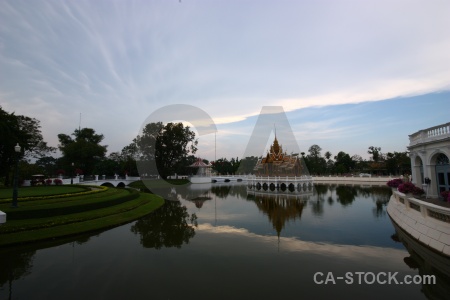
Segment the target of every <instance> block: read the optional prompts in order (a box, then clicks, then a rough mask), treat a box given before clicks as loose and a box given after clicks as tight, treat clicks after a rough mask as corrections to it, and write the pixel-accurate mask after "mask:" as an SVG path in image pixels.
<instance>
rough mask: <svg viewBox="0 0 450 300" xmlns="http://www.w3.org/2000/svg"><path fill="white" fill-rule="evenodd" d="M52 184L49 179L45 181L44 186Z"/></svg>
mask: <svg viewBox="0 0 450 300" xmlns="http://www.w3.org/2000/svg"><path fill="white" fill-rule="evenodd" d="M52 182H53V180H51V179H47V180H45V184H46V185H50V184H52Z"/></svg>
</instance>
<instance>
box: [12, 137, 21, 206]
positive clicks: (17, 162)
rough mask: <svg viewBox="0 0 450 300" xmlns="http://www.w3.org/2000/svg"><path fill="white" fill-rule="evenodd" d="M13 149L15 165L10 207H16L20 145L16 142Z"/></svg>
mask: <svg viewBox="0 0 450 300" xmlns="http://www.w3.org/2000/svg"><path fill="white" fill-rule="evenodd" d="M14 151H16V167H15V170H14V183H13V200H12V207H17V206H18V205H17V194H18V192H17V189H18V182H19V154H20V146H19V143H17V145H16V146H14Z"/></svg>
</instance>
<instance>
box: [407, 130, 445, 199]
mask: <svg viewBox="0 0 450 300" xmlns="http://www.w3.org/2000/svg"><path fill="white" fill-rule="evenodd" d="M408 150H409V151H410V154H409V156H410V158H411V170H412V174H411V175H412V181H413V183H414V184H415V185H416V186H421V185H422V184H423V183H424V182H425V178H429V179H430V180H431V183H430V185H429V190H428V195H429V196H431V197H438V195H439V193H440V192H442V191H446V190H447V191H448V190H450V164H449V157H450V122H449V123H446V124H442V125H438V126H434V127H431V128H427V129H423V130H420V131H418V132H416V133H413V134H411V135H410V136H409V146H408Z"/></svg>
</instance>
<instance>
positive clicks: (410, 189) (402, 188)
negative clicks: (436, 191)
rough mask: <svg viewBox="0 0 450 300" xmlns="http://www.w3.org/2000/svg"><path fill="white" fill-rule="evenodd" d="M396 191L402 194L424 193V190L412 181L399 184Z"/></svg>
mask: <svg viewBox="0 0 450 300" xmlns="http://www.w3.org/2000/svg"><path fill="white" fill-rule="evenodd" d="M398 191H399V192H400V193H403V194H413V195H416V196H420V195H423V194H425V191H424V190H423V189H422V188H420V187H417V186H415V185H414V184H413V183H412V182H405V183H402V184H400V185H399V186H398Z"/></svg>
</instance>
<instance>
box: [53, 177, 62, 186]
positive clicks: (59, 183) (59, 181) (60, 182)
mask: <svg viewBox="0 0 450 300" xmlns="http://www.w3.org/2000/svg"><path fill="white" fill-rule="evenodd" d="M53 183H54V184H56V185H61V184H62V180H61V179H59V178H56V179H54V180H53Z"/></svg>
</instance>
